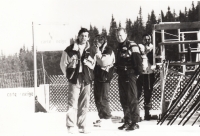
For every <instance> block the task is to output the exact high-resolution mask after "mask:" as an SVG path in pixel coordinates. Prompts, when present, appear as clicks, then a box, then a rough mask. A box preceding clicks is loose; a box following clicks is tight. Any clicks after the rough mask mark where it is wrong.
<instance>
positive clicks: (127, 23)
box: [126, 19, 133, 40]
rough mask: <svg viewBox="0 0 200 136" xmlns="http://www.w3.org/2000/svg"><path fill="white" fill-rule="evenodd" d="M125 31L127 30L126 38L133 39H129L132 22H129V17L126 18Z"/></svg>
mask: <svg viewBox="0 0 200 136" xmlns="http://www.w3.org/2000/svg"><path fill="white" fill-rule="evenodd" d="M126 32H127V35H128V38H129V39H130V40H133V39H131V35H132V22H131V20H130V19H126Z"/></svg>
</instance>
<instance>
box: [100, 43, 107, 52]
mask: <svg viewBox="0 0 200 136" xmlns="http://www.w3.org/2000/svg"><path fill="white" fill-rule="evenodd" d="M106 46H107V42H105V43H104V44H103V45H102V48H101V52H103V51H104V50H105V48H106Z"/></svg>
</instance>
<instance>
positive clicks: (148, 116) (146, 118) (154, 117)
mask: <svg viewBox="0 0 200 136" xmlns="http://www.w3.org/2000/svg"><path fill="white" fill-rule="evenodd" d="M157 119H158V116H157V115H151V114H150V113H149V110H145V115H144V120H157Z"/></svg>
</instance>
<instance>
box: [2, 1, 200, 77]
mask: <svg viewBox="0 0 200 136" xmlns="http://www.w3.org/2000/svg"><path fill="white" fill-rule="evenodd" d="M198 13H199V9H198V6H195V5H194V3H193V2H192V4H191V8H189V9H187V8H185V10H184V11H179V14H178V15H177V14H176V13H175V10H173V11H171V9H170V7H168V11H167V12H166V13H163V11H162V10H161V13H160V14H159V17H158V18H156V15H155V13H154V10H152V11H151V13H150V14H148V18H147V22H145V23H144V21H143V17H142V8H141V7H140V10H139V13H138V16H137V18H136V19H135V20H131V19H130V18H127V19H126V22H125V28H126V30H127V33H128V37H129V39H130V40H133V41H135V42H136V43H141V39H142V35H143V34H144V33H149V34H151V33H152V25H153V24H158V23H159V22H194V21H199V15H198ZM120 26H121V22H116V21H115V17H114V15H112V16H111V22H110V28H109V30H108V31H107V30H106V29H105V28H103V29H102V30H101V33H100V32H99V30H98V28H97V27H96V26H92V25H90V29H89V31H90V40H89V42H90V44H92V43H93V40H94V37H95V35H97V34H103V35H104V36H106V37H107V41H108V45H109V46H111V47H112V48H113V49H114V50H115V49H116V46H117V42H116V37H115V29H116V28H117V27H120ZM169 33H171V34H173V35H177V32H176V31H170V32H169ZM160 35H161V34H160V33H156V36H158V37H159V36H160ZM173 35H166V38H170V36H173ZM191 37H194V35H192V36H191V35H190V36H187V37H186V38H188V39H190V38H191ZM158 39H159V38H158ZM74 40H75V39H71V40H70V41H71V42H72V41H74ZM157 42H159V41H157ZM13 45H14V43H13ZM176 52H178V48H177V47H176V46H167V52H166V58H167V59H168V60H173V59H175V60H179V56H178V53H176ZM61 54H62V52H61V51H54V52H37V68H38V69H40V68H42V55H43V58H44V67H45V70H46V71H47V73H48V74H49V75H60V74H62V72H61V70H60V67H59V63H60V58H61ZM33 59H34V57H33V48H32V49H31V50H28V49H27V48H25V46H23V45H22V48H21V49H20V50H19V52H18V53H16V54H14V55H9V56H5V55H4V54H3V53H1V57H0V73H1V74H2V73H13V72H24V71H31V70H33Z"/></svg>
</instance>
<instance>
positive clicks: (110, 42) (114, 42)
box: [107, 15, 117, 51]
mask: <svg viewBox="0 0 200 136" xmlns="http://www.w3.org/2000/svg"><path fill="white" fill-rule="evenodd" d="M116 28H117V23H116V21H115V19H114V17H113V15H112V19H111V23H110V29H109V35H108V38H107V40H108V46H110V47H112V48H113V50H114V51H116V47H117V39H116V35H115V31H116Z"/></svg>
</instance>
